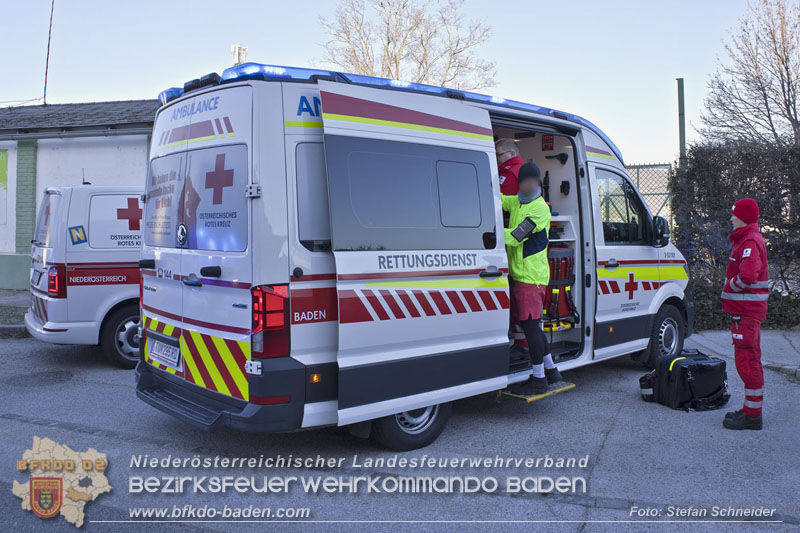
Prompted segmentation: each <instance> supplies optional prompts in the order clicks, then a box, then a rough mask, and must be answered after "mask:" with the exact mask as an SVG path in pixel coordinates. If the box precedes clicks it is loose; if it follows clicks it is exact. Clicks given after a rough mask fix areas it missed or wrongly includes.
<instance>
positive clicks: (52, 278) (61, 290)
mask: <svg viewBox="0 0 800 533" xmlns="http://www.w3.org/2000/svg"><path fill="white" fill-rule="evenodd" d="M47 294H49V295H50V296H52V297H53V298H66V297H67V267H65V266H63V265H61V266H51V267H50V268H49V269H47Z"/></svg>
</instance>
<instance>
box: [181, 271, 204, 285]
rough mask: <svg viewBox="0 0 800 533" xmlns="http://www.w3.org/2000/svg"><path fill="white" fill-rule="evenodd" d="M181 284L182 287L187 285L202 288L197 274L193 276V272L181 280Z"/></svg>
mask: <svg viewBox="0 0 800 533" xmlns="http://www.w3.org/2000/svg"><path fill="white" fill-rule="evenodd" d="M183 284H184V285H188V286H190V287H202V286H203V282H202V281H200V278H198V277H197V274H195V273H194V272H192V273H191V274H189V275H188V276H186V277H185V278H183Z"/></svg>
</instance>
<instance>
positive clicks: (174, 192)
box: [142, 153, 186, 248]
mask: <svg viewBox="0 0 800 533" xmlns="http://www.w3.org/2000/svg"><path fill="white" fill-rule="evenodd" d="M185 174H186V153H177V154H171V155H167V156H164V157H158V158H156V159H153V160H152V161H151V162H150V172H149V175H148V176H147V186H146V188H145V204H144V216H143V221H144V226H143V227H142V230H143V232H144V243H145V244H146V245H147V246H157V247H162V248H175V247H177V240H176V234H177V230H178V224H180V223H181V220H182V219H181V218H180V208H179V204H180V200H181V194H182V193H183V182H184V178H185Z"/></svg>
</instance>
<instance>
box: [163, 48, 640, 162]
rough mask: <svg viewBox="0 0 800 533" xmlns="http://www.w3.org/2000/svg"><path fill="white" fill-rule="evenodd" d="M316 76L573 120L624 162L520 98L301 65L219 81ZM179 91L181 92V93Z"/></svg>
mask: <svg viewBox="0 0 800 533" xmlns="http://www.w3.org/2000/svg"><path fill="white" fill-rule="evenodd" d="M317 79H330V80H333V81H342V82H346V83H352V84H354V85H364V86H368V87H383V88H387V89H394V90H401V91H413V92H418V93H425V94H432V95H438V96H446V97H449V98H456V99H459V100H466V101H469V102H477V103H482V104H490V105H493V106H497V107H505V108H508V109H516V110H519V111H526V112H528V113H535V114H537V115H545V116H548V117H552V118H557V119H560V120H565V121H568V122H573V123H576V124H580V125H581V126H584V127H586V128H587V129H589V130H591V131H592V132H594V133H595V134H597V135H598V136H599V137H600V138H601V139H603V141H605V143H606V144H608V146H609V147H610V148H611V150H612V151H613V152H614V155H616V156H617V158H618V159H619V161H620V163H622V164H624V162H623V160H622V153H621V152H620V150H619V148H617V145H616V144H614V142H613V141H612V140H611V139H610V138H609V137H608V136H607V135H606V134H605V133H603V131H602V130H601V129H600V128H598V127H597V126H595V125H594V124H592V123H591V122H589V121H588V120H586V119H585V118H583V117H579V116H578V115H573V114H572V113H565V112H563V111H558V110H556V109H551V108H549V107H543V106H538V105H533V104H527V103H525V102H519V101H517V100H506V99H505V98H501V97H498V96H491V95H487V94H480V93H474V92H469V91H460V90H455V89H448V88H447V87H440V86H437V85H428V84H425V83H415V82H410V81H404V80H394V79H388V78H378V77H375V76H365V75H363V74H347V73H343V72H336V71H333V70H324V69H312V68H299V67H282V66H278V65H264V64H261V63H243V64H241V65H237V66H235V67H230V68H227V69H225V71H224V72H223V73H222V77H221V81H220V83H232V82H235V81H244V80H285V81H305V82H313V81H316V80H317ZM178 91H180V92H178ZM182 93H183V91H182V90H181V89H178V88H174V87H173V88H171V89H167V90H166V91H163V92H162V93H161V94H160V95H159V100H160V101H161V105H164V104H165V103H167V102H169V101H170V100H174V99H175V98H177V97H178V96H180V95H181V94H182Z"/></svg>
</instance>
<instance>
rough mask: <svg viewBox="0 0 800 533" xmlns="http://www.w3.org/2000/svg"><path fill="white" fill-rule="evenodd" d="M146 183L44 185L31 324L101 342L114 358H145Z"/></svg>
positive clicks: (41, 332)
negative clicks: (141, 321) (141, 340)
mask: <svg viewBox="0 0 800 533" xmlns="http://www.w3.org/2000/svg"><path fill="white" fill-rule="evenodd" d="M141 196H142V188H141V186H99V185H78V186H75V187H51V188H48V189H46V190H45V191H44V195H43V197H42V200H41V203H40V206H39V213H38V216H37V218H36V228H35V230H34V238H33V240H32V241H31V269H30V292H31V307H30V309H28V311H27V313H26V314H25V327H26V329H27V330H28V332H29V333H30V334H31V335H32V336H33V337H35V338H37V339H39V340H40V341H44V342H50V343H53V344H100V345H101V346H102V347H103V352H104V354H105V356H106V358H107V359H108V361H109V362H111V363H112V364H114V365H116V366H119V367H123V368H134V367H135V366H136V363H137V362H138V361H139V292H140V291H139V264H138V261H139V249H140V247H141V239H142V231H141V220H142V202H141Z"/></svg>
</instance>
